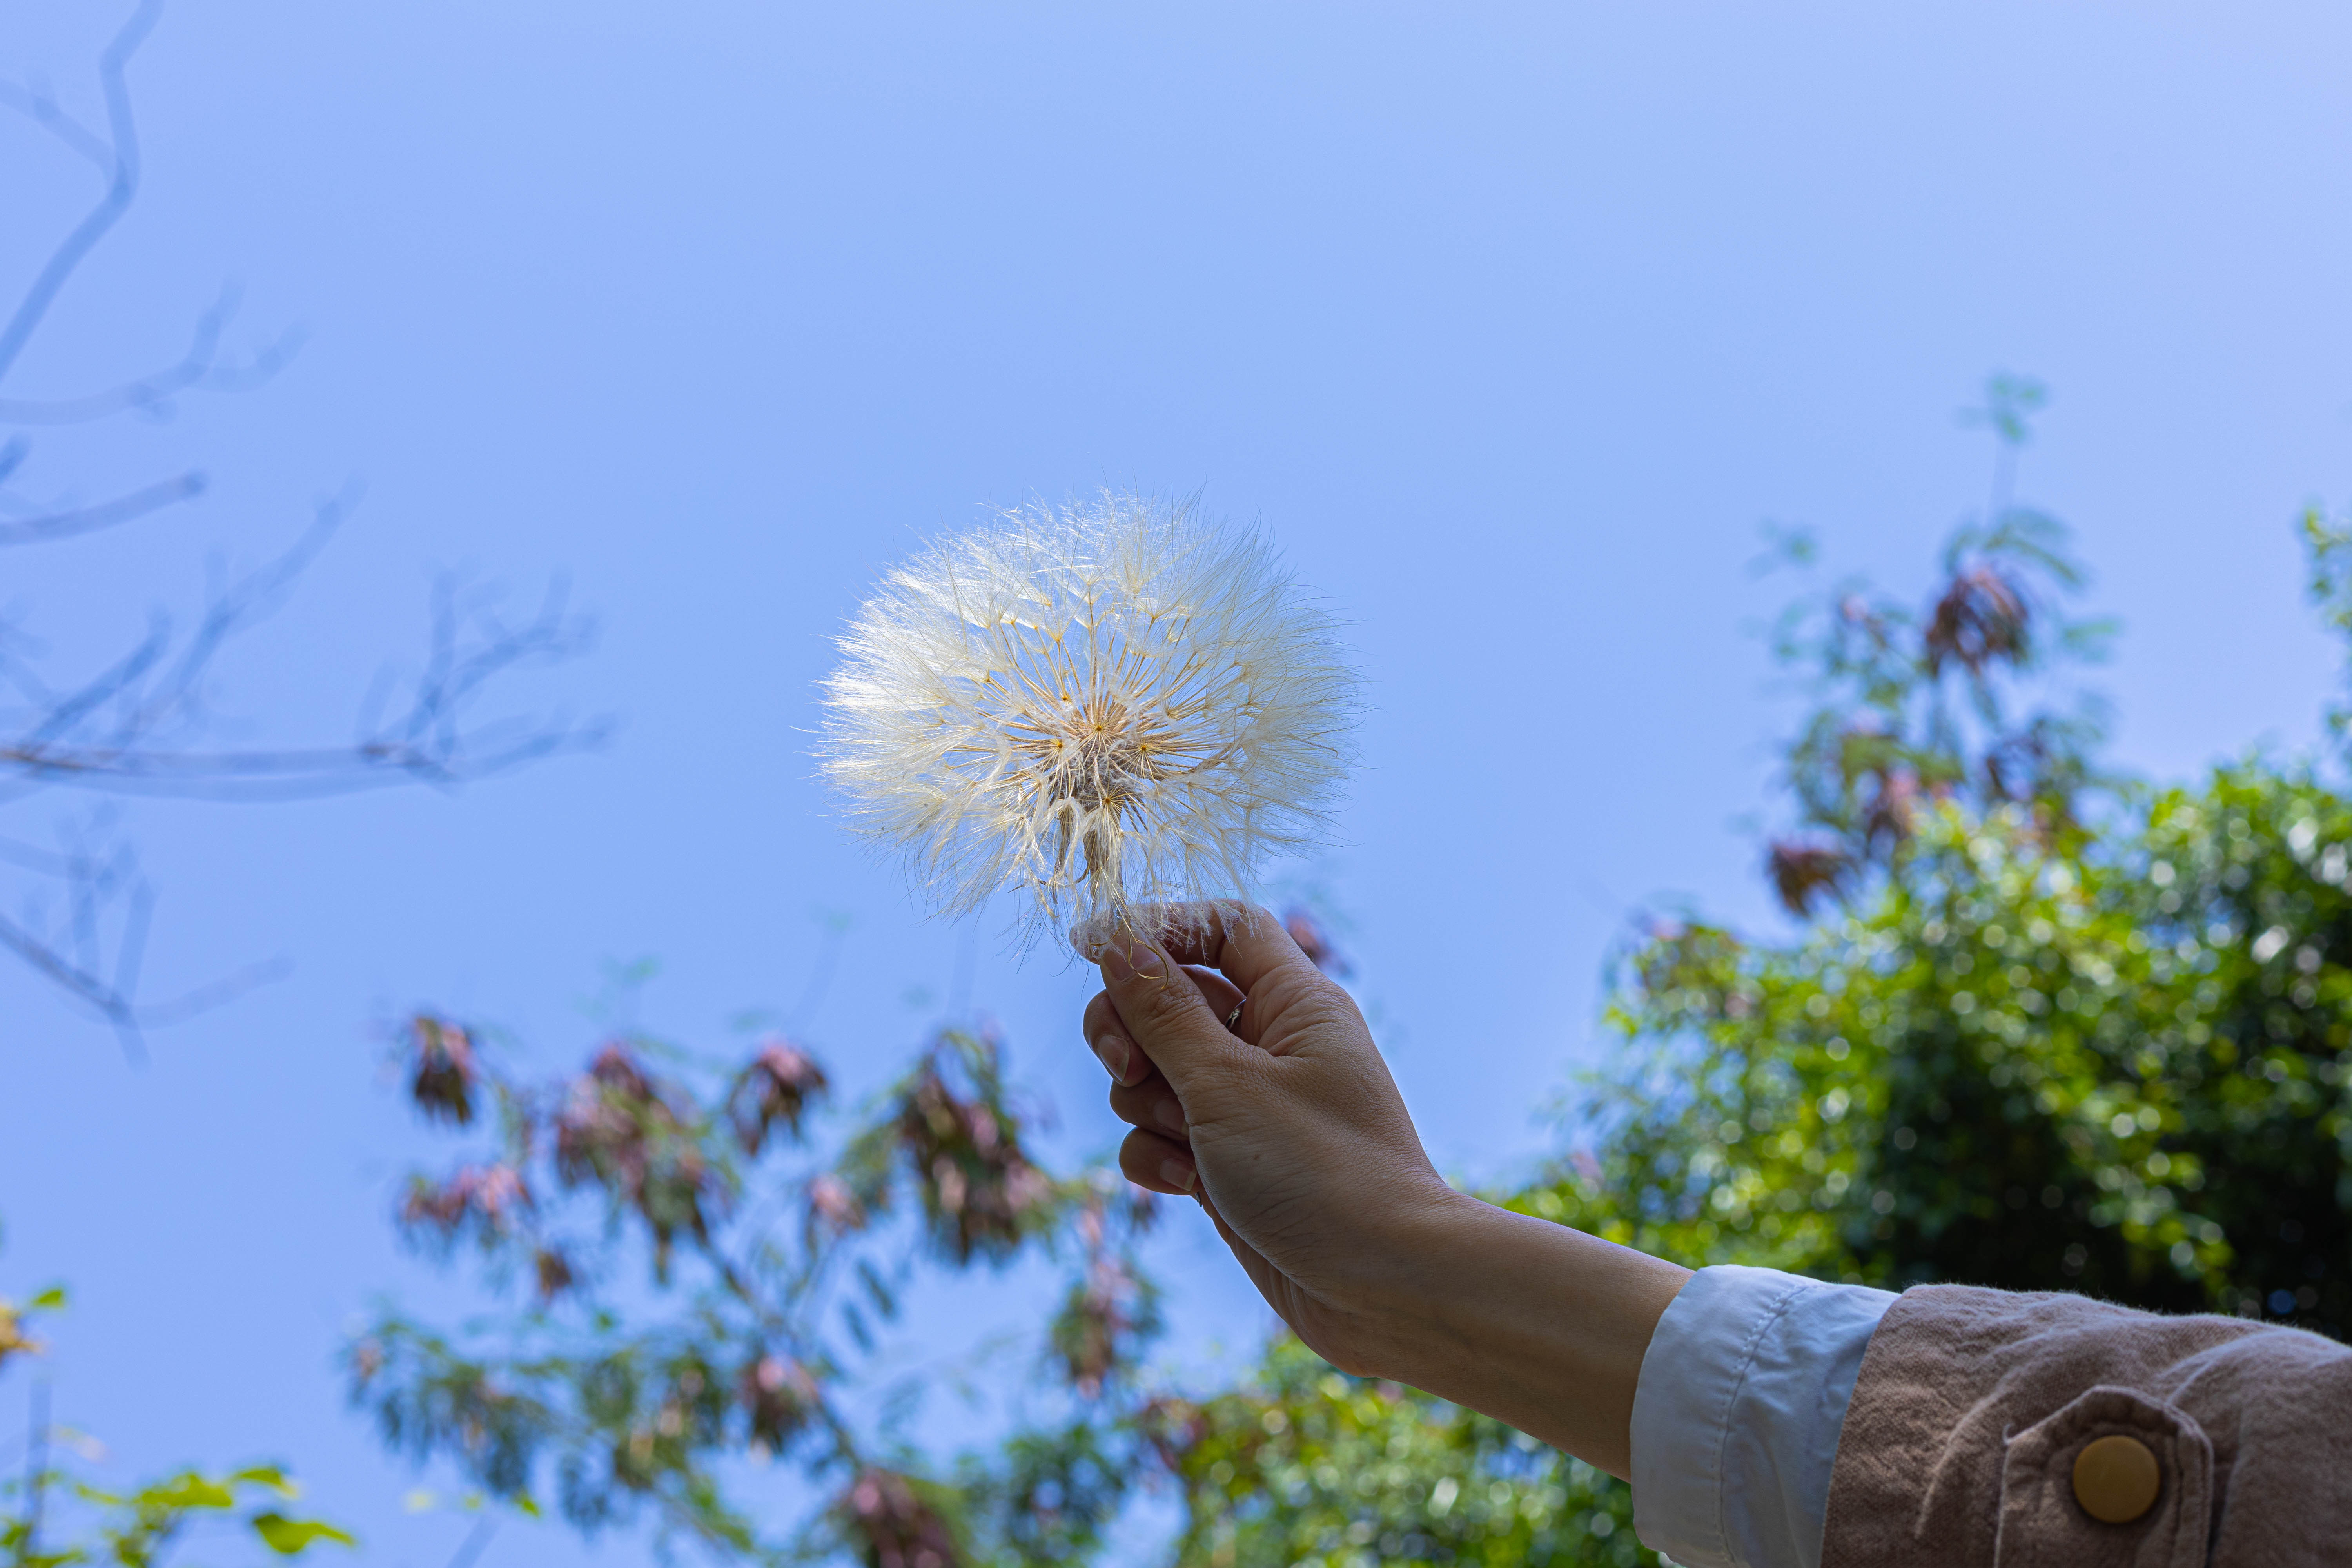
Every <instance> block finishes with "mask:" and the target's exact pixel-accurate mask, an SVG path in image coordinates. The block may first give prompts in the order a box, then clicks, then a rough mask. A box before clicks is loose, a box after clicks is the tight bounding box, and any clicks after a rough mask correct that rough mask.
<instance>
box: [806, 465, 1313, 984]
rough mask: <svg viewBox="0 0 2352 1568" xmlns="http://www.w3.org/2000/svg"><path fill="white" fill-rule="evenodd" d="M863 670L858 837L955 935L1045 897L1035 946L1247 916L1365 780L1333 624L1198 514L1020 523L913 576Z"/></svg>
mask: <svg viewBox="0 0 2352 1568" xmlns="http://www.w3.org/2000/svg"><path fill="white" fill-rule="evenodd" d="M841 647H842V652H843V656H844V657H843V661H842V664H841V667H840V668H838V669H837V670H835V673H834V674H833V675H832V676H831V677H830V678H829V679H827V680H826V682H825V686H824V693H825V708H826V725H825V741H824V750H823V752H822V756H823V759H824V771H825V773H826V776H827V778H828V779H829V780H830V782H831V783H832V784H834V785H835V788H837V789H838V790H839V791H840V792H841V793H842V794H843V795H844V796H845V798H846V800H847V802H848V804H849V808H850V811H851V814H852V817H853V820H854V821H855V822H856V826H858V828H859V829H860V830H861V831H862V832H863V833H865V834H866V836H867V837H869V838H871V839H872V840H873V841H874V842H875V843H876V844H877V846H878V847H882V848H883V849H885V850H886V851H887V852H889V853H892V854H894V855H896V856H897V857H898V858H900V859H901V860H902V861H903V863H904V864H905V866H906V868H907V869H908V873H909V875H910V877H911V879H912V880H913V881H914V882H915V884H916V885H917V887H918V888H919V889H920V890H922V891H923V892H924V893H925V895H926V896H927V897H928V899H929V901H930V903H931V904H932V905H933V907H935V908H936V909H938V910H940V911H941V912H944V913H947V914H950V915H960V914H965V913H969V912H971V911H972V910H977V909H978V908H979V907H980V906H981V905H982V904H983V903H985V902H986V901H987V900H988V899H989V898H990V896H991V895H992V894H993V893H995V892H996V891H998V890H999V889H1005V888H1019V889H1027V891H1028V892H1029V893H1030V894H1031V895H1032V896H1031V898H1030V900H1028V906H1027V912H1026V916H1025V919H1024V934H1025V935H1026V936H1027V937H1028V938H1030V939H1033V940H1034V937H1035V936H1036V935H1037V934H1038V933H1039V932H1040V931H1045V930H1054V931H1066V930H1068V929H1069V928H1070V927H1071V926H1072V925H1074V924H1079V923H1084V924H1087V925H1089V926H1096V927H1099V926H1101V925H1104V924H1107V923H1108V922H1113V921H1137V922H1138V923H1141V921H1142V920H1143V918H1144V917H1142V916H1141V915H1140V914H1139V911H1140V910H1143V909H1144V908H1145V907H1147V906H1149V907H1150V908H1151V909H1153V910H1160V911H1165V910H1171V909H1180V910H1181V907H1182V906H1184V905H1188V904H1193V905H1197V904H1200V903H1202V902H1205V901H1208V900H1218V899H1228V898H1247V897H1248V896H1249V895H1250V892H1251V890H1252V888H1253V886H1254V884H1255V880H1256V878H1257V876H1258V874H1259V872H1260V870H1261V869H1262V868H1263V867H1264V866H1265V864H1266V863H1267V862H1268V861H1269V860H1271V859H1274V858H1279V857H1282V856H1286V855H1294V854H1298V853H1302V852H1304V851H1307V850H1308V849H1311V848H1313V847H1316V846H1318V845H1319V844H1321V843H1323V842H1325V841H1326V839H1327V838H1328V832H1329V826H1330V817H1329V812H1330V809H1331V806H1332V805H1333V804H1334V801H1335V799H1336V795H1337V792H1338V789H1339V785H1340V784H1341V783H1342V782H1343V780H1344V779H1345V776H1346V774H1347V771H1348V768H1349V764H1350V763H1351V762H1352V760H1353V752H1352V749H1351V746H1350V743H1349V730H1350V728H1351V725H1352V721H1353V718H1354V714H1355V707H1356V678H1355V675H1354V673H1353V672H1352V671H1351V670H1350V669H1349V668H1348V666H1347V664H1346V663H1345V661H1344V660H1343V659H1342V658H1341V656H1340V652H1339V647H1338V644H1337V641H1336V639H1335V637H1334V631H1333V626H1332V624H1331V621H1330V618H1329V617H1328V616H1326V615H1324V614H1323V613H1322V612H1321V611H1320V610H1318V609H1317V608H1315V607H1314V606H1313V605H1311V604H1309V603H1308V602H1307V600H1306V599H1305V597H1304V596H1303V595H1302V594H1301V593H1300V591H1299V590H1298V588H1297V584H1295V583H1294V582H1293V580H1292V579H1291V577H1290V576H1289V574H1287V573H1286V571H1284V570H1283V568H1282V566H1281V564H1280V563H1279V562H1278V561H1277V560H1276V557H1275V554H1274V552H1273V550H1272V548H1271V546H1270V545H1268V544H1267V542H1265V540H1264V539H1263V538H1262V537H1260V536H1259V535H1257V534H1255V532H1251V531H1241V530H1237V529H1234V528H1231V527H1227V526H1223V525H1221V524H1217V523H1214V522H1212V521H1207V520H1205V519H1203V518H1202V517H1201V516H1200V515H1199V514H1197V513H1196V512H1194V511H1193V510H1192V509H1191V508H1190V507H1189V506H1185V505H1181V504H1171V503H1167V502H1161V501H1155V500H1144V499H1140V498H1138V497H1134V496H1128V495H1117V494H1105V495H1104V496H1102V497H1100V498H1099V499H1098V500H1094V501H1091V502H1088V503H1085V504H1082V505H1076V506H1070V507H1063V508H1055V509H1046V508H1032V509H1028V510H1021V511H1013V512H1007V513H1004V514H1003V515H1001V516H999V517H997V518H995V519H993V520H992V521H990V522H989V523H988V524H986V525H984V526H982V527H981V528H979V529H977V530H975V531H971V532H969V533H966V534H962V535H961V536H957V537H954V538H950V539H947V540H943V541H940V542H937V543H934V544H933V545H931V546H929V548H927V549H926V550H924V551H923V552H921V553H919V555H917V556H915V557H914V558H913V559H912V560H909V561H908V562H906V563H904V564H902V565H900V566H898V568H897V569H895V570H894V571H892V572H891V573H890V574H888V576H887V577H886V578H885V579H884V581H883V583H882V585H881V587H880V589H879V590H878V591H877V593H876V594H875V595H874V596H873V598H871V599H869V600H868V601H867V602H866V605H865V606H864V608H863V609H861V610H860V611H859V613H858V615H857V616H856V620H855V621H854V622H853V623H852V624H851V626H850V629H849V631H848V633H847V634H846V635H845V637H843V638H842V639H841ZM1152 918H1153V919H1155V920H1158V921H1161V922H1162V923H1164V921H1165V920H1166V919H1168V918H1171V917H1169V916H1167V915H1165V914H1160V915H1155V916H1154V917H1152ZM1174 918H1180V919H1181V915H1179V916H1176V917H1174Z"/></svg>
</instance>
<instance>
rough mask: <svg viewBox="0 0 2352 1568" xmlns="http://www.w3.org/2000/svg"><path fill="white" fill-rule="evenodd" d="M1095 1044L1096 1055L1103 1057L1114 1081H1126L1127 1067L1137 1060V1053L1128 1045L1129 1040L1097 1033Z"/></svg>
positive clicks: (1104, 1064)
mask: <svg viewBox="0 0 2352 1568" xmlns="http://www.w3.org/2000/svg"><path fill="white" fill-rule="evenodd" d="M1094 1046H1095V1055H1096V1056H1097V1057H1099V1058H1102V1065H1103V1067H1104V1068H1105V1070H1107V1071H1108V1072H1109V1074H1110V1076H1111V1079H1112V1081H1113V1082H1116V1083H1125V1082H1126V1081H1127V1069H1128V1068H1129V1065H1130V1064H1132V1063H1133V1062H1134V1060H1135V1053H1134V1052H1133V1051H1132V1050H1130V1049H1129V1047H1128V1044H1127V1042H1126V1041H1125V1040H1122V1039H1120V1038H1119V1037H1118V1036H1117V1035H1097V1036H1096V1037H1095V1042H1094Z"/></svg>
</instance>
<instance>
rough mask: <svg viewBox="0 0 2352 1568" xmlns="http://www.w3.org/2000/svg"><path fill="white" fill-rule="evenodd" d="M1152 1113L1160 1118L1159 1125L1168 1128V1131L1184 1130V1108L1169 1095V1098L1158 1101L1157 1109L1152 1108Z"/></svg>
mask: <svg viewBox="0 0 2352 1568" xmlns="http://www.w3.org/2000/svg"><path fill="white" fill-rule="evenodd" d="M1152 1114H1153V1115H1154V1116H1157V1117H1159V1118H1160V1126H1162V1127H1165V1128H1166V1129H1168V1131H1171V1132H1181V1131H1184V1128H1185V1126H1186V1123H1185V1121H1184V1108H1183V1107H1182V1106H1181V1105H1179V1104H1177V1103H1176V1101H1175V1099H1174V1097H1172V1096H1171V1097H1170V1098H1169V1099H1166V1100H1161V1101H1160V1105H1159V1109H1157V1110H1154V1111H1153V1112H1152Z"/></svg>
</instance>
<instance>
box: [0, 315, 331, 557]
mask: <svg viewBox="0 0 2352 1568" xmlns="http://www.w3.org/2000/svg"><path fill="white" fill-rule="evenodd" d="M236 306H237V291H236V288H235V287H234V286H232V287H229V288H226V289H222V290H221V297H220V298H219V299H218V300H215V301H214V302H213V304H212V306H211V308H210V309H208V310H205V312H204V313H203V314H202V315H200V316H198V317H197V318H196V330H195V336H194V340H193V341H192V342H190V343H189V344H188V350H187V353H184V354H182V355H181V356H180V357H179V358H178V359H177V360H176V361H174V362H173V363H171V364H168V365H166V366H164V367H163V369H161V370H158V371H151V372H150V373H148V374H145V375H142V376H134V377H132V378H131V380H129V381H125V382H121V383H120V384H116V385H114V386H110V387H107V388H105V389H104V390H103V391H100V392H93V393H87V394H85V395H81V396H79V397H52V398H29V397H0V425H83V424H88V423H89V421H91V420H93V419H103V418H105V417H107V416H109V415H113V414H121V413H124V412H126V411H129V412H135V413H142V414H162V413H166V412H168V411H169V410H170V407H171V402H172V398H173V395H176V394H179V393H182V392H192V391H193V392H245V391H248V390H250V389H251V388H253V387H256V386H258V385H260V384H262V383H263V382H265V381H267V380H268V379H269V378H270V377H271V376H273V375H275V374H278V371H279V370H281V369H283V368H284V367H285V364H286V362H287V361H288V360H289V359H291V358H292V357H293V356H294V352H295V350H297V349H298V348H299V347H300V346H301V343H302V333H301V332H300V331H288V332H284V333H281V334H280V335H279V337H278V341H277V342H274V343H272V344H270V345H269V346H268V348H265V349H263V350H261V351H259V352H258V353H255V354H253V355H251V356H250V357H248V358H247V359H245V360H244V361H242V362H239V363H224V362H223V361H222V359H221V355H220V340H221V332H222V331H223V330H224V329H225V328H226V326H227V325H228V323H229V321H231V320H233V319H234V318H235V317H236ZM0 478H5V473H0ZM0 542H5V541H0Z"/></svg>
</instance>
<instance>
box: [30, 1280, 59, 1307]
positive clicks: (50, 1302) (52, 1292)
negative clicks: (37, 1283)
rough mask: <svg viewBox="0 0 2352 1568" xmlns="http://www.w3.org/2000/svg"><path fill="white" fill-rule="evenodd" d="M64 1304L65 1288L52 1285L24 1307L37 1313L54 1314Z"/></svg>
mask: <svg viewBox="0 0 2352 1568" xmlns="http://www.w3.org/2000/svg"><path fill="white" fill-rule="evenodd" d="M65 1304H66V1288H65V1287H64V1286H62V1285H52V1286H50V1287H49V1288H48V1289H46V1290H44V1291H42V1292H41V1293H40V1294H39V1295H37V1296H36V1297H34V1298H33V1299H32V1300H29V1301H27V1302H26V1303H25V1305H26V1307H28V1308H30V1309H31V1310H34V1311H37V1312H54V1311H56V1310H58V1309H59V1308H61V1307H63V1306H64V1305H65Z"/></svg>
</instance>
